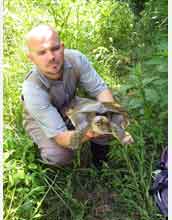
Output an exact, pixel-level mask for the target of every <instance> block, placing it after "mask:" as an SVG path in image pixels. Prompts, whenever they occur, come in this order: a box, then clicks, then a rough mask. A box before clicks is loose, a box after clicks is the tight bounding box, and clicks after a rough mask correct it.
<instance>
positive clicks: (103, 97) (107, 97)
mask: <svg viewBox="0 0 172 220" xmlns="http://www.w3.org/2000/svg"><path fill="white" fill-rule="evenodd" d="M96 98H97V100H98V101H99V102H114V101H115V100H114V98H113V95H112V93H111V91H110V90H109V89H106V90H104V91H103V92H101V93H100V94H99V95H98V96H97V97H96Z"/></svg>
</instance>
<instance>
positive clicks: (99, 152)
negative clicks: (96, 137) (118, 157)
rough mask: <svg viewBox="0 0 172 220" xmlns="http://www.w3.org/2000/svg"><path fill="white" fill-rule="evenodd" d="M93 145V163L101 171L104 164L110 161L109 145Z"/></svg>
mask: <svg viewBox="0 0 172 220" xmlns="http://www.w3.org/2000/svg"><path fill="white" fill-rule="evenodd" d="M90 143H91V152H92V162H93V164H94V166H95V167H96V168H97V169H101V168H102V165H103V162H107V161H108V152H109V146H108V145H100V144H97V143H94V142H92V141H91V142H90Z"/></svg>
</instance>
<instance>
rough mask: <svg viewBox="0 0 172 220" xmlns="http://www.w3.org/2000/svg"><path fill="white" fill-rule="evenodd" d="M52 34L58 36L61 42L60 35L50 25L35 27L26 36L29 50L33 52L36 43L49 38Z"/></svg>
mask: <svg viewBox="0 0 172 220" xmlns="http://www.w3.org/2000/svg"><path fill="white" fill-rule="evenodd" d="M52 34H54V35H56V37H57V40H58V41H60V39H59V36H58V33H57V32H56V31H55V30H54V28H53V27H51V26H50V25H45V24H40V25H38V26H36V27H34V28H33V29H32V30H31V31H29V33H28V34H27V35H26V45H27V47H28V49H29V50H32V44H33V42H34V41H36V40H42V39H44V38H48V37H50V36H51V35H52Z"/></svg>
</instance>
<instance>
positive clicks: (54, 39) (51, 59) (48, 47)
mask: <svg viewBox="0 0 172 220" xmlns="http://www.w3.org/2000/svg"><path fill="white" fill-rule="evenodd" d="M26 44H27V47H28V54H27V55H28V57H29V58H30V60H31V61H32V63H34V64H35V65H36V66H37V67H38V69H39V70H40V72H41V73H42V74H44V75H45V76H47V77H48V78H49V79H58V78H60V76H61V74H62V71H63V64H64V44H63V43H62V42H60V39H59V36H58V33H57V32H56V31H55V30H54V29H53V28H52V27H50V26H48V25H39V26H37V27H35V28H33V29H32V30H31V31H30V32H29V33H28V34H27V36H26Z"/></svg>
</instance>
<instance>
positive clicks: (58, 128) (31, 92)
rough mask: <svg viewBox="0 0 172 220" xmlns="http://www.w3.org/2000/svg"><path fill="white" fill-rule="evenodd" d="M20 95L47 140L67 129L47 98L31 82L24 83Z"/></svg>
mask: <svg viewBox="0 0 172 220" xmlns="http://www.w3.org/2000/svg"><path fill="white" fill-rule="evenodd" d="M22 94H23V97H24V105H25V108H26V109H27V111H28V112H29V113H30V115H31V116H32V117H33V118H34V119H35V120H36V121H37V122H38V124H39V126H40V128H41V129H42V130H43V132H44V133H45V135H46V136H47V137H49V138H52V137H55V136H56V135H57V134H58V133H59V132H62V131H65V130H67V127H66V125H65V123H64V121H63V119H62V117H61V116H60V114H59V112H58V111H57V110H56V108H55V107H54V106H53V105H52V104H51V103H50V101H49V96H48V93H47V92H46V91H44V90H43V89H42V88H40V87H39V86H37V85H35V84H34V83H33V82H30V81H25V82H24V84H23V89H22Z"/></svg>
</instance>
